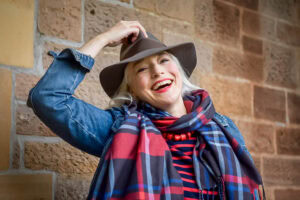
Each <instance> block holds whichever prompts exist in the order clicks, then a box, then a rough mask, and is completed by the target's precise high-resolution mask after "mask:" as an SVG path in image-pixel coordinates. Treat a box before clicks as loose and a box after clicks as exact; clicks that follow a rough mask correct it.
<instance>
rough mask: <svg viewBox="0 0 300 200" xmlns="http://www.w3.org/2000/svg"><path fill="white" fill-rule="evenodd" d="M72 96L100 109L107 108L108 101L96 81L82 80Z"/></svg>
mask: <svg viewBox="0 0 300 200" xmlns="http://www.w3.org/2000/svg"><path fill="white" fill-rule="evenodd" d="M74 96H75V97H77V98H79V99H81V100H83V101H85V102H87V103H90V104H92V105H94V106H96V107H98V108H102V109H105V108H107V107H108V104H109V101H110V98H109V97H108V96H107V95H106V93H105V92H104V90H103V88H102V87H101V85H100V83H99V82H98V81H97V82H91V81H83V82H82V83H81V84H80V85H79V86H78V88H77V89H76V90H75V94H74Z"/></svg>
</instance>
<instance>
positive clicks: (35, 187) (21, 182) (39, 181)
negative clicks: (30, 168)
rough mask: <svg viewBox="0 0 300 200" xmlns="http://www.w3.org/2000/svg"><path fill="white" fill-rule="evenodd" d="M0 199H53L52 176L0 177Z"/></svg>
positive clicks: (11, 175)
mask: <svg viewBox="0 0 300 200" xmlns="http://www.w3.org/2000/svg"><path fill="white" fill-rule="evenodd" d="M0 199H26V200H27V199H28V200H29V199H39V200H51V199H52V175H51V174H7V175H0Z"/></svg>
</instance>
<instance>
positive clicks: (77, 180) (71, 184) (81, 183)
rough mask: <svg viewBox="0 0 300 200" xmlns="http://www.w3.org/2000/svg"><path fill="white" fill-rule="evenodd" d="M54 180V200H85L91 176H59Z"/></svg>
mask: <svg viewBox="0 0 300 200" xmlns="http://www.w3.org/2000/svg"><path fill="white" fill-rule="evenodd" d="M56 180H57V181H56V187H55V200H65V199H76V200H81V199H82V200H85V199H86V198H87V196H88V192H89V187H90V184H91V181H92V176H89V177H80V176H78V177H66V176H63V175H59V176H58V177H57V179H56Z"/></svg>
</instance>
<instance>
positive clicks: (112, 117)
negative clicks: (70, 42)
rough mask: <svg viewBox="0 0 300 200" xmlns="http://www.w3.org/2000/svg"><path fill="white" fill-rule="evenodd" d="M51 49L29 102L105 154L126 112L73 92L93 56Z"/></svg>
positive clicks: (73, 138) (70, 137) (60, 129)
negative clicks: (50, 59)
mask: <svg viewBox="0 0 300 200" xmlns="http://www.w3.org/2000/svg"><path fill="white" fill-rule="evenodd" d="M49 53H50V54H51V55H52V56H53V57H54V60H53V62H52V64H51V65H50V67H49V69H48V70H47V72H46V73H45V75H44V76H43V77H42V78H41V79H40V80H39V82H38V83H37V84H36V86H35V87H34V88H32V89H31V90H30V93H29V97H28V100H27V105H28V106H29V107H31V108H32V109H33V111H34V113H35V114H36V115H37V116H38V117H39V118H40V119H41V120H42V121H43V122H44V123H45V124H46V125H47V126H48V127H49V128H50V129H51V130H52V131H53V132H54V133H56V134H57V135H58V136H59V137H61V138H62V139H64V140H65V141H66V142H68V143H70V144H71V145H73V146H74V147H77V148H79V149H81V150H83V151H85V152H87V153H89V154H92V155H95V156H98V157H102V156H103V155H105V153H106V151H107V149H108V147H109V146H110V144H111V141H112V138H113V135H114V133H115V132H116V131H117V130H118V128H119V126H120V125H121V124H122V122H123V120H124V116H125V113H123V112H122V110H121V109H120V108H110V109H106V110H102V109H99V108H97V107H95V106H93V105H91V104H88V103H86V102H84V101H82V100H80V99H77V98H75V97H73V96H72V95H73V93H74V91H75V89H76V87H77V86H78V85H79V84H80V82H81V81H82V80H83V78H84V76H85V74H86V73H87V72H89V71H90V70H91V69H92V67H93V65H94V59H93V58H92V57H90V56H87V55H85V54H82V53H80V52H79V51H77V50H75V49H72V48H67V49H64V50H63V51H61V52H60V53H59V54H57V53H55V52H53V51H50V52H49ZM215 118H216V119H217V120H218V121H219V122H220V123H221V124H222V125H223V126H224V127H225V128H226V129H227V130H228V131H229V132H230V133H231V134H232V135H233V137H235V139H236V140H237V141H238V142H239V144H240V145H242V147H243V148H244V149H245V150H246V151H247V149H246V146H245V142H244V139H243V136H242V135H241V133H240V132H239V130H238V128H237V127H236V125H235V124H234V123H233V121H232V120H231V119H230V118H228V117H226V116H224V115H221V114H218V113H216V114H215ZM247 152H248V151H247ZM248 153H249V152H248ZM249 155H250V154H249ZM250 158H251V156H250ZM251 159H252V158H251ZM99 168H101V161H100V164H99V166H98V169H99Z"/></svg>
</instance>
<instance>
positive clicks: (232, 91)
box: [197, 75, 252, 116]
mask: <svg viewBox="0 0 300 200" xmlns="http://www.w3.org/2000/svg"><path fill="white" fill-rule="evenodd" d="M197 85H199V86H200V87H202V88H204V89H205V90H207V91H208V92H209V94H210V95H211V97H212V99H213V102H214V105H215V107H216V110H217V112H220V113H221V114H226V115H228V116H232V115H237V116H251V115H252V114H251V96H252V88H251V85H250V84H248V83H239V82H235V81H229V80H226V79H221V78H218V77H214V76H210V75H202V76H201V78H200V79H199V82H198V84H197Z"/></svg>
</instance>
